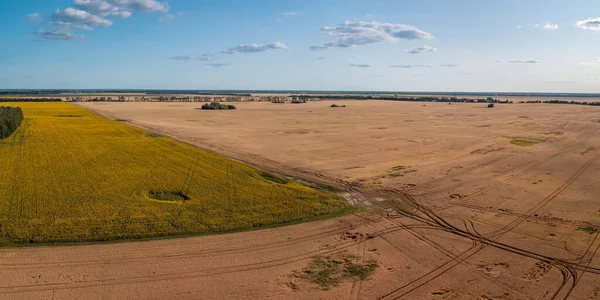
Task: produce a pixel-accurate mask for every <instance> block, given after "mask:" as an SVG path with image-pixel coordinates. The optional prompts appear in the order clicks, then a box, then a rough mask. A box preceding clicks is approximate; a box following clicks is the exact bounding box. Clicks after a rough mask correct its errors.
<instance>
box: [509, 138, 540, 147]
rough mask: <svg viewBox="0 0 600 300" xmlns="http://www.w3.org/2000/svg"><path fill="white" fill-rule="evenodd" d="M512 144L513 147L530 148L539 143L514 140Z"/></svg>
mask: <svg viewBox="0 0 600 300" xmlns="http://www.w3.org/2000/svg"><path fill="white" fill-rule="evenodd" d="M510 143H511V144H513V145H517V146H522V147H530V146H533V145H535V144H537V143H539V142H536V141H530V140H520V139H514V140H512V141H510Z"/></svg>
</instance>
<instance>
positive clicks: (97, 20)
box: [51, 7, 113, 27]
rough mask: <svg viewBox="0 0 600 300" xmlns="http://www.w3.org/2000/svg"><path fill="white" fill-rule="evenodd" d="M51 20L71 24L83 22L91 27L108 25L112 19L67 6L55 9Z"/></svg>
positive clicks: (110, 24)
mask: <svg viewBox="0 0 600 300" xmlns="http://www.w3.org/2000/svg"><path fill="white" fill-rule="evenodd" d="M51 19H52V21H54V22H62V23H63V24H65V23H73V24H83V25H87V26H91V27H109V26H112V24H113V23H112V21H110V20H107V19H105V18H103V17H100V16H96V15H92V14H90V13H89V12H87V11H84V10H79V9H75V8H72V7H68V8H67V9H65V10H63V11H61V10H60V9H57V10H56V11H55V12H54V13H53V14H52V16H51Z"/></svg>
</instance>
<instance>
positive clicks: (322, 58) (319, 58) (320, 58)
mask: <svg viewBox="0 0 600 300" xmlns="http://www.w3.org/2000/svg"><path fill="white" fill-rule="evenodd" d="M317 59H318V60H324V59H327V57H322V56H321V57H317Z"/></svg>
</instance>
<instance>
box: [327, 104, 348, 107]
mask: <svg viewBox="0 0 600 300" xmlns="http://www.w3.org/2000/svg"><path fill="white" fill-rule="evenodd" d="M330 107H346V105H337V104H331V106H330Z"/></svg>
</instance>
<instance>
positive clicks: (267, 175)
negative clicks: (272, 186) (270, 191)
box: [260, 172, 290, 184]
mask: <svg viewBox="0 0 600 300" xmlns="http://www.w3.org/2000/svg"><path fill="white" fill-rule="evenodd" d="M260 177H262V178H263V179H265V180H268V181H271V182H274V183H279V184H286V183H288V182H290V181H289V180H287V179H285V178H283V177H279V176H277V175H275V174H271V173H268V172H262V173H261V174H260Z"/></svg>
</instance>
